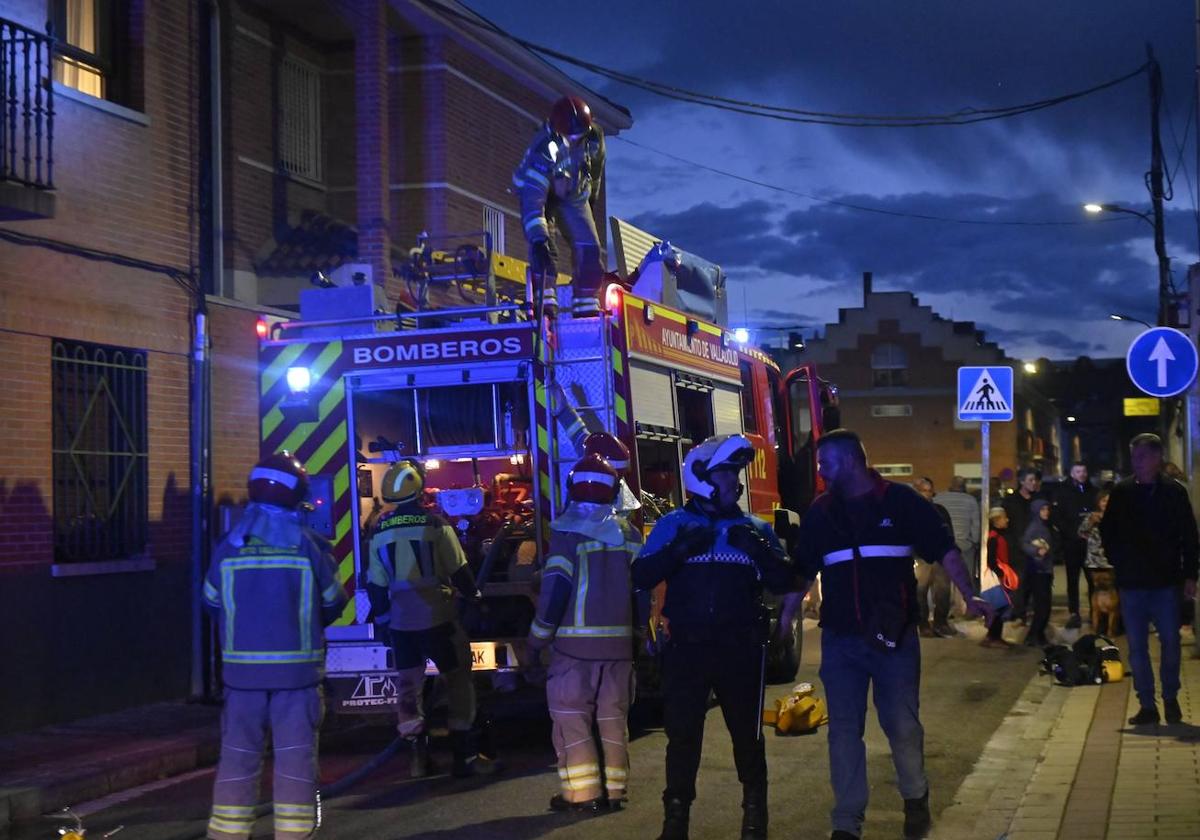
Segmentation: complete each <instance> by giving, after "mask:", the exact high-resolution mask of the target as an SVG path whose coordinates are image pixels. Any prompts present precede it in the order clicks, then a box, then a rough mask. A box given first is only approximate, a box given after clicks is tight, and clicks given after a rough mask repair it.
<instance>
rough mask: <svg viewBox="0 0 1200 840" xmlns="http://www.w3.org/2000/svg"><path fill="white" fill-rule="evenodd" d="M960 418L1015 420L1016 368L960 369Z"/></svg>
mask: <svg viewBox="0 0 1200 840" xmlns="http://www.w3.org/2000/svg"><path fill="white" fill-rule="evenodd" d="M958 419H959V420H989V421H990V420H1000V421H1006V420H1012V419H1013V372H1012V368H1010V367H960V368H959V369H958Z"/></svg>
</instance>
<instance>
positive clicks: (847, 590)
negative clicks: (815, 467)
mask: <svg viewBox="0 0 1200 840" xmlns="http://www.w3.org/2000/svg"><path fill="white" fill-rule="evenodd" d="M871 474H872V476H873V477H874V480H875V483H874V487H873V488H872V489H871V490H870V491H868V492H867V493H864V494H862V495H861V496H855V497H851V498H848V499H847V498H843V497H842V496H840V495H839V494H837V493H833V492H826V493H823V494H821V495H820V496H818V497H817V498H816V500H815V501H813V503H812V506H811V507H810V508H809V509H808V513H806V514H805V515H804V519H803V520H802V521H801V523H800V532H799V536H798V537H797V539H796V543H795V545H796V549H795V559H796V561H797V566H798V567H799V572H800V575H801V576H802V577H803V578H804V579H805V580H808V581H812V580H815V579H816V576H817V574H820V575H821V627H823V628H826V629H829V630H833V631H834V632H838V633H867V634H868V635H873V631H874V629H875V628H876V627H877V626H879V627H882V629H883V630H884V631H885V634H886V635H888V636H889V638H890V637H891V636H892V634H896V635H898V634H899V632H900V631H901V630H902V629H903V628H904V627H906V626H908V625H910V624H915V623H916V622H917V620H918V609H917V581H916V576H915V575H914V574H913V555H914V554H916V555H918V556H920V557H923V558H925V559H926V560H928V561H930V562H931V563H932V562H941V560H942V558H943V557H945V556H946V554H947V552H949V551H951V550H952V549H956V546H955V544H954V537H953V535H952V534H951V533H950V531H949V530H948V529H947V528H946V525H945V523H944V522H943V521H942V518H941V517H940V516H939V515H938V513H937V511H936V510H935V509H934V506H933V505H932V504H931V503H930V502H928V501H927V500H925V499H923V498H922V497H921V496H920V495H919V494H918V493H917V491H915V490H913V489H912V488H911V487H906V486H904V485H901V484H895V483H893V482H891V481H888V480H886V479H884V478H881V477H880V475H879V473H877V472H875V471H874V470H872V471H871Z"/></svg>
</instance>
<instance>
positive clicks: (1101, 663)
mask: <svg viewBox="0 0 1200 840" xmlns="http://www.w3.org/2000/svg"><path fill="white" fill-rule="evenodd" d="M1041 666H1042V673H1043V674H1049V675H1050V676H1052V677H1054V680H1055V682H1057V683H1058V684H1059V685H1069V686H1075V685H1100V684H1101V683H1109V682H1120V681H1121V680H1123V679H1124V678H1125V673H1126V671H1125V666H1124V663H1123V662H1122V661H1121V651H1120V649H1118V648H1117V646H1116V645H1115V644H1113V642H1112V640H1111V639H1109V638H1107V637H1105V636H1101V635H1098V634H1095V633H1089V634H1087V635H1085V636H1080V637H1079V638H1078V639H1076V640H1075V644H1073V645H1061V644H1059V645H1047V646H1046V648H1045V657H1044V658H1043V659H1042V662H1041Z"/></svg>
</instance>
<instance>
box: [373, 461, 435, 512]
mask: <svg viewBox="0 0 1200 840" xmlns="http://www.w3.org/2000/svg"><path fill="white" fill-rule="evenodd" d="M424 489H425V473H424V471H423V470H422V469H421V465H420V464H418V463H417V462H416V461H410V460H403V461H397V462H396V463H394V464H392V465H391V466H390V467H388V471H387V472H386V473H385V474H384V476H383V488H382V489H381V490H380V494H381V495H382V496H383V500H384V501H385V502H398V503H400V504H404V503H405V502H411V501H413V500H415V499H416V498H417V497H418V496H420V495H421V491H422V490H424Z"/></svg>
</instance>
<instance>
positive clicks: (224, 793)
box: [204, 451, 347, 840]
mask: <svg viewBox="0 0 1200 840" xmlns="http://www.w3.org/2000/svg"><path fill="white" fill-rule="evenodd" d="M307 492H308V474H307V473H306V472H305V470H304V467H303V466H301V465H300V462H299V461H297V460H296V459H295V458H294V457H292V455H291V454H289V453H288V452H286V451H285V452H279V453H277V454H274V455H270V456H268V457H266V458H264V459H263V460H262V461H260V462H259V463H258V465H257V466H255V467H254V469H253V470H252V471H251V472H250V480H249V495H250V503H249V505H247V507H246V511H245V513H244V514H243V515H242V518H241V520H240V521H239V522H238V524H237V525H236V526H235V527H234V528H233V530H232V531H231V532H230V533H229V535H228V536H226V537H225V539H224V540H223V541H222V542H221V544H220V545H219V546H218V547H217V549H216V554H215V555H214V557H213V562H212V565H211V566H210V567H209V570H208V574H207V576H206V577H205V581H204V603H205V606H206V607H207V608H208V609H209V610H210V611H211V612H212V613H213V614H214V615H215V617H216V619H217V626H218V628H219V629H220V637H221V659H222V662H223V665H224V669H223V671H222V674H223V676H224V680H225V708H224V710H223V712H222V714H221V759H220V762H219V764H218V765H217V778H216V782H215V783H214V785H213V808H212V816H211V818H210V819H209V822H208V837H210V838H214V840H234V838H239V840H240V838H246V837H249V836H250V830H251V828H252V827H253V825H254V809H255V807H256V806H257V805H258V784H259V776H260V775H261V773H262V758H263V752H264V750H265V749H266V737H267V729H268V728H269V729H270V730H271V733H272V738H273V742H274V752H275V775H274V788H273V792H274V800H275V837H276V838H301V837H308V836H310V835H311V834H312V833H313V832H314V831H316V827H317V730H318V728H319V727H320V725H321V717H322V715H323V712H324V707H323V703H322V698H321V688H320V685H321V679H322V677H323V676H324V666H325V636H324V632H323V628H324V626H325V625H326V624H329V623H330V622H332V621H333V620H334V619H335V618H337V616H338V615H339V614H340V613H341V611H342V607H343V606H345V604H346V601H347V596H346V591H345V590H344V589H343V588H342V585H341V584H340V583H338V580H337V573H336V572H335V570H334V565H333V558H332V557H330V555H329V553H328V543H326V542H325V541H324V540H322V539H321V538H320V537H318V536H317V535H315V534H313V533H312V532H311V531H308V530H307V529H306V528H304V526H303V525H302V524H301V519H300V511H299V506H300V503H301V501H302V500H303V499H304V496H305V494H306V493H307ZM235 596H236V610H235V609H234V606H235Z"/></svg>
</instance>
